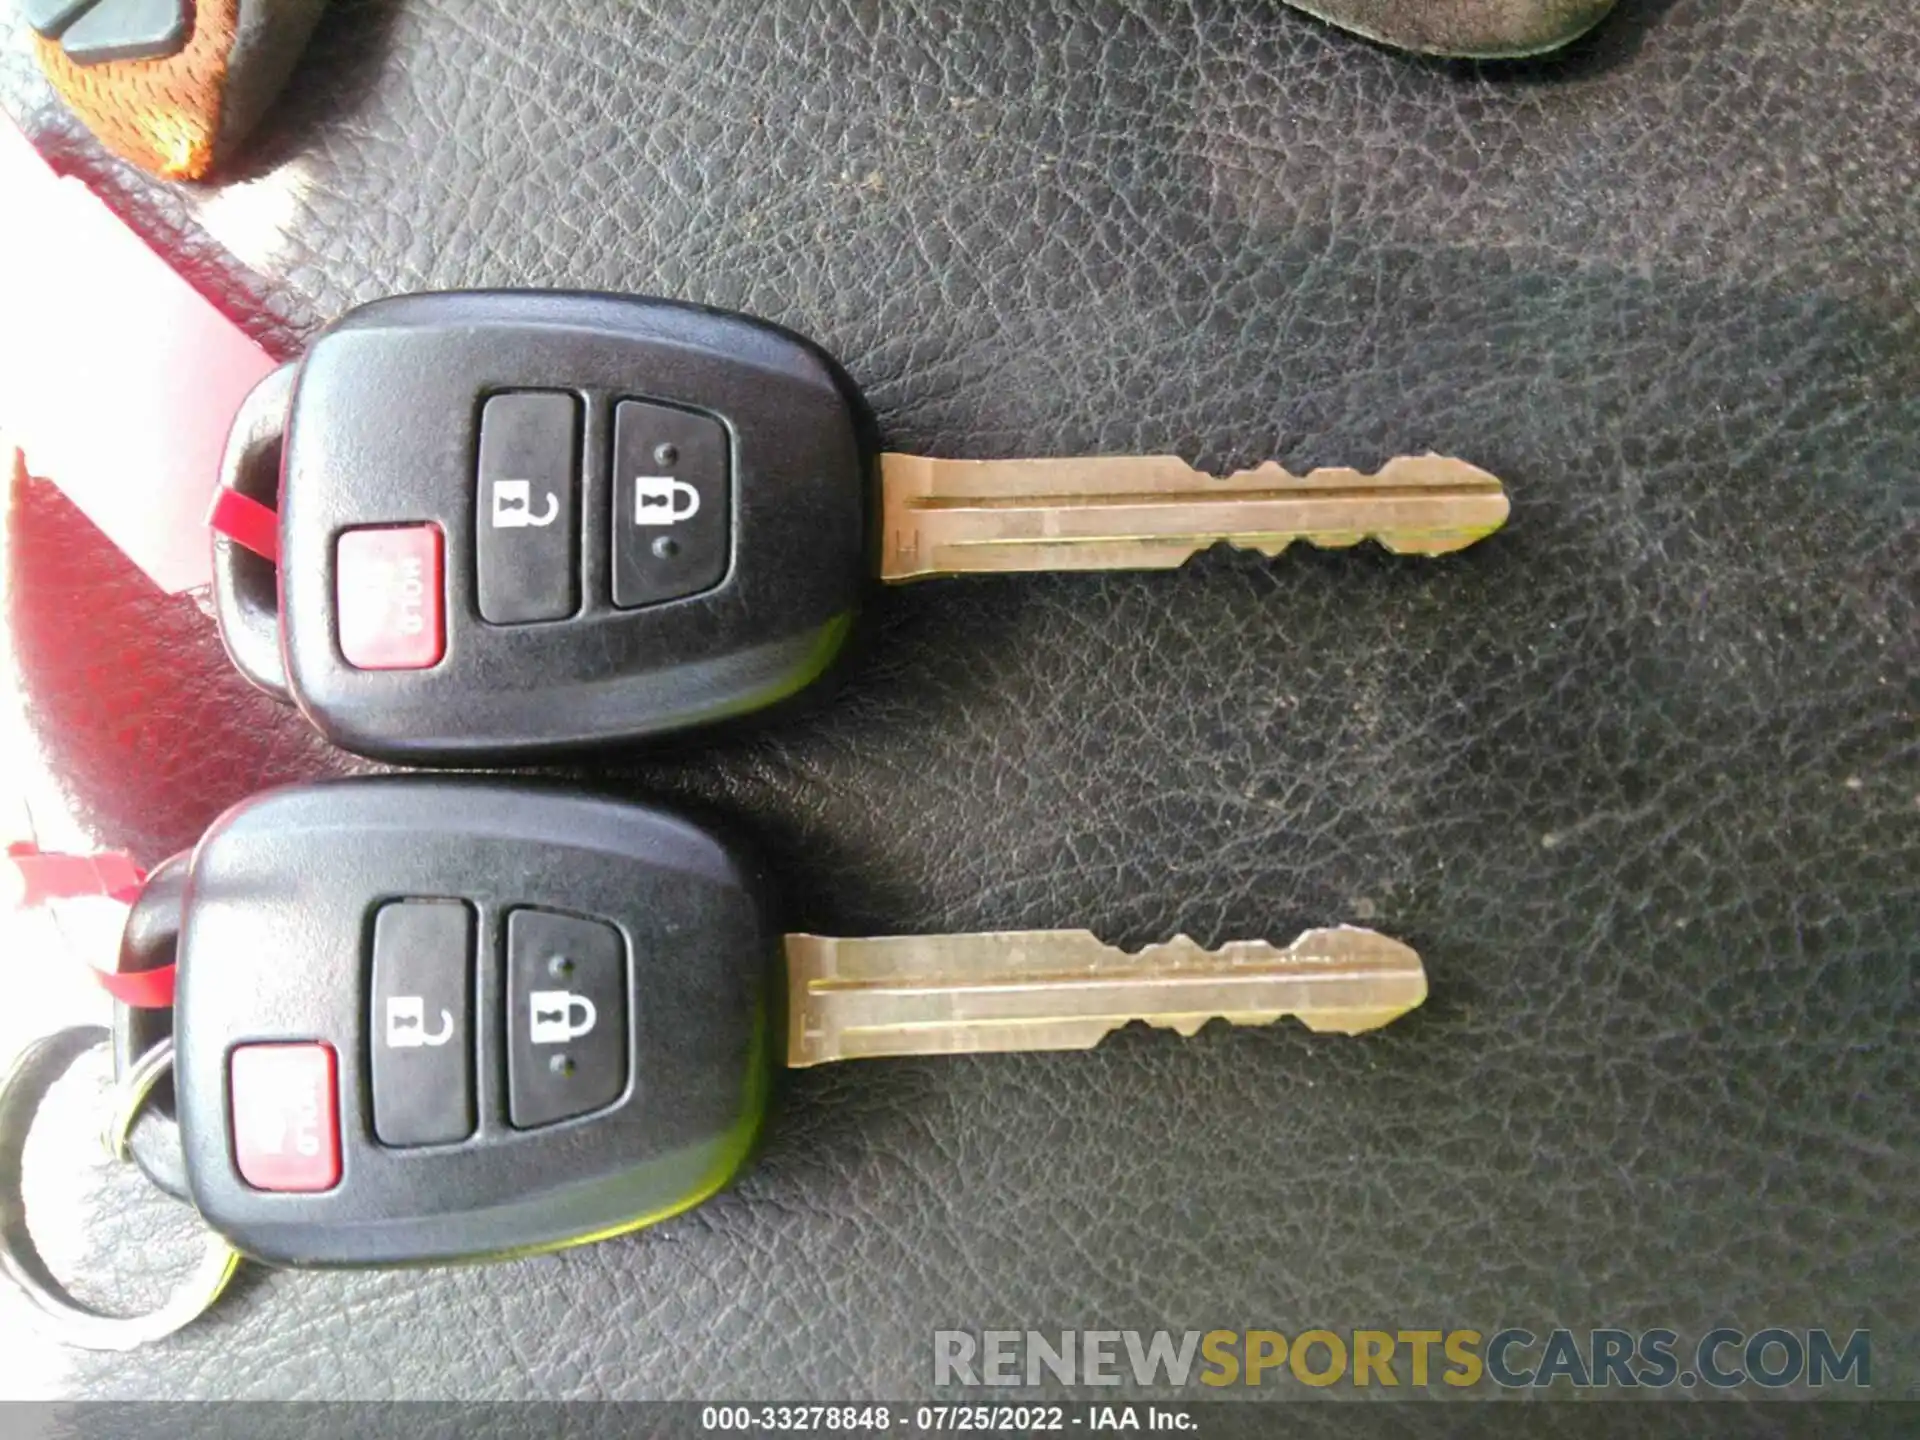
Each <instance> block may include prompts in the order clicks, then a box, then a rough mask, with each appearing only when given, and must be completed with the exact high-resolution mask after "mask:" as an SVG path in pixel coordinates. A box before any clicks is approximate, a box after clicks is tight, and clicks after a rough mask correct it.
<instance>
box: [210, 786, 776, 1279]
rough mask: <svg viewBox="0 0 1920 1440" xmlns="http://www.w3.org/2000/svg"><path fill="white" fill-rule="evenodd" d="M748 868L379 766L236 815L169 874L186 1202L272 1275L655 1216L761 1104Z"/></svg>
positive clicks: (754, 1128) (714, 854) (689, 1191)
mask: <svg viewBox="0 0 1920 1440" xmlns="http://www.w3.org/2000/svg"><path fill="white" fill-rule="evenodd" d="M779 954H780V949H779V940H778V935H777V932H776V931H775V930H774V929H772V928H770V926H769V923H768V917H767V914H766V896H765V894H764V892H763V889H762V886H761V881H760V879H759V875H758V872H757V871H756V870H755V869H754V867H753V866H752V864H751V862H749V861H748V860H746V859H745V858H743V857H742V856H741V855H740V854H739V853H738V852H737V851H736V850H735V849H734V848H733V847H732V846H731V845H729V844H728V843H726V842H724V841H723V840H721V839H718V838H716V837H715V836H713V835H712V834H710V833H708V832H707V831H706V830H704V829H702V828H700V827H698V826H696V825H694V824H692V823H690V822H688V821H686V820H683V819H679V818H676V817H674V816H671V815H668V814H665V813H663V812H660V811H657V810H651V809H647V808H645V807H642V806H637V805H633V804H627V803H619V802H614V801H609V800H602V799H596V798H593V797H590V796H585V795H580V794H574V793H568V792H561V791H550V790H543V789H538V788H534V787H530V786H527V785H524V784H508V783H497V782H483V781H480V780H477V779H476V780H462V779H445V778H426V777H413V776H398V777H396V776H380V777H372V778H366V779H359V780H345V781H336V782H331V783H326V784H320V785H313V786H305V787H297V788H293V789H287V790H280V791H274V792H270V793H268V794H266V795H263V796H261V797H259V798H257V799H254V800H251V801H248V802H247V803H245V804H242V805H240V806H238V807H237V808H235V809H233V810H231V811H229V812H227V814H226V815H224V816H223V817H222V818H221V819H220V820H219V821H217V822H216V823H215V824H214V826H213V828H212V829H211V830H210V831H209V832H208V834H207V835H206V837H205V838H204V839H203V840H202V841H201V843H200V845H199V846H198V847H197V848H196V849H195V851H194V852H193V858H192V862H191V866H190V869H189V870H188V873H187V877H186V888H185V899H184V903H183V905H182V909H181V924H180V937H179V943H178V964H179V972H178V988H177V993H176V999H175V1006H174V1029H175V1046H176V1055H175V1089H176V1095H177V1107H178V1113H179V1120H180V1131H181V1136H182V1144H183V1148H184V1153H185V1157H186V1174H187V1181H188V1185H189V1187H190V1190H191V1194H192V1198H193V1201H194V1204H195V1205H196V1206H197V1207H198V1208H199V1209H200V1211H201V1213H202V1214H203V1215H204V1216H205V1217H206V1219H207V1221H208V1223H209V1224H211V1225H212V1226H213V1228H214V1229H216V1230H218V1231H219V1232H221V1233H222V1234H223V1235H225V1236H226V1237H227V1238H228V1239H229V1240H230V1241H232V1243H233V1244H234V1245H235V1247H237V1248H238V1249H240V1250H241V1251H243V1252H245V1253H246V1254H249V1255H252V1256H254V1257H256V1258H258V1259H261V1260H265V1261H269V1262H271V1263H276V1264H282V1265H383V1264H404V1263H409V1262H421V1261H435V1260H453V1259H472V1258H482V1257H495V1256H505V1255H512V1254H518V1253H525V1252H529V1251H535V1250H541V1249H548V1248H553V1247H556V1246H560V1245H565V1244H569V1243H573V1242H577V1241H584V1240H591V1239H598V1238H602V1237H604V1236H606V1235H610V1234H614V1233H617V1232H619V1231H622V1230H626V1229H633V1228H636V1227H638V1226H641V1225H645V1224H650V1223H652V1222H653V1221H656V1220H659V1219H663V1218H665V1217H666V1216H668V1215H672V1214H675V1213H677V1212H679V1211H681V1210H684V1209H686V1208H687V1207H689V1206H691V1205H694V1204H696V1203H698V1202H699V1201H700V1200H702V1199H704V1198H705V1197H707V1196H708V1195H710V1194H712V1193H713V1192H714V1191H715V1190H717V1189H719V1188H720V1187H721V1186H722V1185H724V1184H725V1183H726V1182H727V1181H728V1180H729V1179H730V1178H731V1177H732V1176H733V1174H734V1173H735V1171H736V1170H738V1169H739V1167H740V1166H741V1165H742V1164H743V1163H744V1162H745V1161H746V1159H747V1157H748V1155H749V1153H750V1152H751V1150H752V1149H753V1147H754V1144H755V1142H756V1140H757V1137H758V1136H759V1134H760V1132H761V1128H762V1124H763V1121H764V1119H765V1116H766V1112H767V1105H768V1096H769V1092H770V1087H771V1077H772V1072H773V1067H774V1065H775V1063H776V1057H777V1053H778V1050H777V1045H778V1037H780V1035H781V1023H782V1020H781V1015H780V1013H779V1009H780V1002H779V996H780V993H781V992H780V988H779V985H778V983H777V982H778V975H779V965H780V961H779Z"/></svg>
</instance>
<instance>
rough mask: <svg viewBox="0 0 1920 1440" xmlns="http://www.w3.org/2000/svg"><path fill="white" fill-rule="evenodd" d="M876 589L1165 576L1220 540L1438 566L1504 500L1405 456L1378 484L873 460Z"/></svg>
mask: <svg viewBox="0 0 1920 1440" xmlns="http://www.w3.org/2000/svg"><path fill="white" fill-rule="evenodd" d="M880 484H881V497H882V498H881V510H882V524H883V526H884V547H883V553H882V555H881V561H880V577H881V579H883V580H888V581H902V580H917V579H922V578H925V577H928V576H933V575H961V574H979V573H984V572H989V571H1005V570H1163V569H1170V568H1172V567H1174V566H1177V565H1180V564H1182V563H1184V562H1185V561H1186V560H1187V559H1189V558H1190V557H1191V556H1192V555H1193V554H1194V553H1195V552H1196V551H1199V550H1203V549H1205V548H1206V547H1207V546H1209V545H1212V544H1215V543H1216V542H1218V541H1222V540H1224V541H1226V542H1227V543H1229V544H1231V545H1235V546H1238V547H1239V548H1241V549H1243V550H1258V551H1260V552H1261V553H1262V554H1265V555H1278V554H1279V553H1280V552H1281V551H1282V550H1284V549H1286V548H1287V546H1288V545H1290V544H1292V543H1293V542H1294V541H1295V540H1306V541H1308V542H1310V543H1311V544H1314V545H1320V546H1328V547H1338V546H1346V545H1353V544H1357V543H1358V542H1359V541H1361V540H1366V539H1373V540H1377V541H1379V542H1380V544H1382V545H1384V546H1385V547H1386V548H1387V549H1389V550H1391V551H1393V552H1395V553H1396V554H1402V555H1441V554H1445V553H1446V552H1448V551H1450V550H1460V549H1464V548H1465V547H1466V546H1468V545H1471V544H1473V543H1474V541H1476V540H1479V539H1481V538H1483V537H1484V536H1487V535H1489V534H1491V533H1492V532H1493V531H1495V530H1498V529H1499V528H1500V526H1501V525H1502V524H1504V523H1505V521H1506V518H1507V509H1508V506H1507V496H1506V492H1505V491H1504V490H1502V489H1501V486H1500V482H1499V481H1498V480H1497V479H1495V478H1494V477H1493V476H1492V475H1489V474H1488V473H1487V472H1486V471H1484V470H1481V469H1478V468H1477V467H1475V466H1472V465H1469V464H1467V463H1466V462H1465V461H1464V460H1453V459H1449V458H1448V457H1446V456H1443V455H1418V456H1412V455H1403V456H1401V457H1400V458H1399V459H1397V460H1391V461H1389V462H1388V463H1387V464H1386V465H1385V466H1384V467H1383V468H1382V469H1381V470H1380V472H1379V473H1378V474H1375V475H1362V474H1361V473H1360V472H1359V471H1357V470H1343V469H1332V470H1315V471H1314V472H1313V473H1312V474H1310V475H1304V476H1300V475H1290V474H1288V473H1287V472H1286V471H1285V470H1282V469H1281V468H1280V467H1279V466H1278V465H1277V464H1275V463H1273V462H1272V461H1268V462H1267V463H1266V464H1264V465H1261V466H1259V467H1258V468H1256V469H1253V470H1241V471H1239V472H1237V473H1235V474H1232V475H1228V476H1225V477H1224V478H1219V479H1216V478H1215V477H1213V476H1211V475H1207V474H1204V473H1202V472H1201V471H1198V470H1195V469H1194V468H1193V467H1192V466H1191V465H1189V464H1187V462H1186V461H1184V460H1182V459H1180V458H1179V457H1177V456H1173V455H1124V456H1123V455H1108V456H1099V457H1094V458H1090V459H1077V460H930V459H926V458H924V457H921V456H918V455H883V456H881V457H880Z"/></svg>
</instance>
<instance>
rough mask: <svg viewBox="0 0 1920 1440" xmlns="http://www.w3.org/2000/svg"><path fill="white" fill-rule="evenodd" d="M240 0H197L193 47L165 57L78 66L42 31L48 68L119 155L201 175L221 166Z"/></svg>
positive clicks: (188, 176)
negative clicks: (218, 148)
mask: <svg viewBox="0 0 1920 1440" xmlns="http://www.w3.org/2000/svg"><path fill="white" fill-rule="evenodd" d="M239 10H240V4H239V0H196V3H195V5H194V7H193V21H192V30H191V32H190V34H189V37H188V40H187V47H186V49H184V50H182V51H181V52H180V53H179V54H178V55H172V56H168V57H167V58H166V59H164V60H109V61H107V62H105V63H104V64H100V65H76V64H74V63H73V61H71V60H69V59H68V58H67V56H66V52H65V51H63V50H62V49H61V48H60V44H59V42H58V41H57V40H45V39H41V38H39V37H38V36H36V37H35V40H34V43H35V45H36V47H37V48H38V49H39V52H40V68H41V69H43V70H45V71H46V72H47V78H48V79H49V80H51V81H52V82H53V86H54V89H56V90H58V91H59V92H60V95H61V98H62V99H64V100H65V101H66V102H67V104H68V105H69V106H70V107H71V108H72V110H73V112H74V114H76V115H78V116H79V117H80V118H81V119H82V120H84V121H85V122H86V123H87V128H88V129H90V130H92V131H93V133H94V134H95V135H98V136H99V137H100V140H101V143H102V144H104V145H105V146H106V147H107V148H108V149H109V150H111V151H113V152H114V154H116V155H119V156H122V157H123V158H125V159H128V160H131V161H133V162H134V164H136V165H139V166H141V167H142V168H144V169H147V170H150V171H152V172H153V173H154V174H156V175H159V176H161V177H163V178H165V179H168V180H198V179H200V178H201V177H202V176H203V175H205V174H206V173H207V171H208V169H209V168H210V167H211V166H212V164H213V146H214V140H215V139H216V138H217V137H218V136H219V134H220V116H221V106H222V103H223V101H224V99H225V96H226V87H227V57H228V56H229V55H231V54H232V53H233V37H234V32H235V29H236V28H237V25H238V21H239Z"/></svg>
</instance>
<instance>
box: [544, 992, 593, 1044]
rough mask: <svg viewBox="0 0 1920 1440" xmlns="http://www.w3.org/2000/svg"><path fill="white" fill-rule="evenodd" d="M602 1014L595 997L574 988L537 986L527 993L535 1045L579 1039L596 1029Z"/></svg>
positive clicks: (562, 1042) (563, 1042)
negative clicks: (595, 1005) (577, 991)
mask: <svg viewBox="0 0 1920 1440" xmlns="http://www.w3.org/2000/svg"><path fill="white" fill-rule="evenodd" d="M576 1012H578V1014H579V1019H577V1020H576V1019H575V1018H574V1015H575V1013H576ZM598 1018H599V1017H598V1015H597V1014H596V1013H595V1011H594V1008H593V1001H591V1000H589V999H587V997H586V996H584V995H575V994H574V993H573V992H572V991H570V990H535V991H534V992H533V993H532V994H530V995H529V996H527V1033H528V1035H529V1036H530V1038H531V1039H532V1042H533V1043H534V1044H535V1045H564V1044H566V1043H567V1041H569V1040H577V1039H579V1038H580V1037H581V1036H582V1035H586V1034H589V1033H591V1032H592V1030H593V1025H594V1021H595V1020H597V1019H598Z"/></svg>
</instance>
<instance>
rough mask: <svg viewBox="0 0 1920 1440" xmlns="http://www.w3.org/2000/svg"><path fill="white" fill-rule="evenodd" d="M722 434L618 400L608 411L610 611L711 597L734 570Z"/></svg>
mask: <svg viewBox="0 0 1920 1440" xmlns="http://www.w3.org/2000/svg"><path fill="white" fill-rule="evenodd" d="M732 479H733V477H732V464H731V457H730V456H729V454H728V446H727V432H726V428H725V427H724V426H722V425H721V423H720V422H719V421H718V420H716V419H714V418H713V417H712V416H711V415H701V414H697V413H696V412H694V411H692V410H679V409H675V408H674V407H673V406H671V405H652V404H648V403H647V402H645V401H641V400H622V401H621V402H620V403H619V404H618V405H616V406H615V407H614V411H613V603H614V604H615V605H617V606H619V607H620V608H621V609H624V610H632V609H637V608H639V607H640V606H642V605H659V604H663V603H664V602H666V601H668V600H682V599H685V598H686V597H687V596H689V595H698V594H699V593H700V592H701V591H703V590H711V589H713V588H714V586H716V585H718V584H719V583H720V582H721V581H722V580H723V579H725V578H726V574H727V570H728V568H729V567H730V566H731V565H732V563H733V493H732V492H733V483H732Z"/></svg>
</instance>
